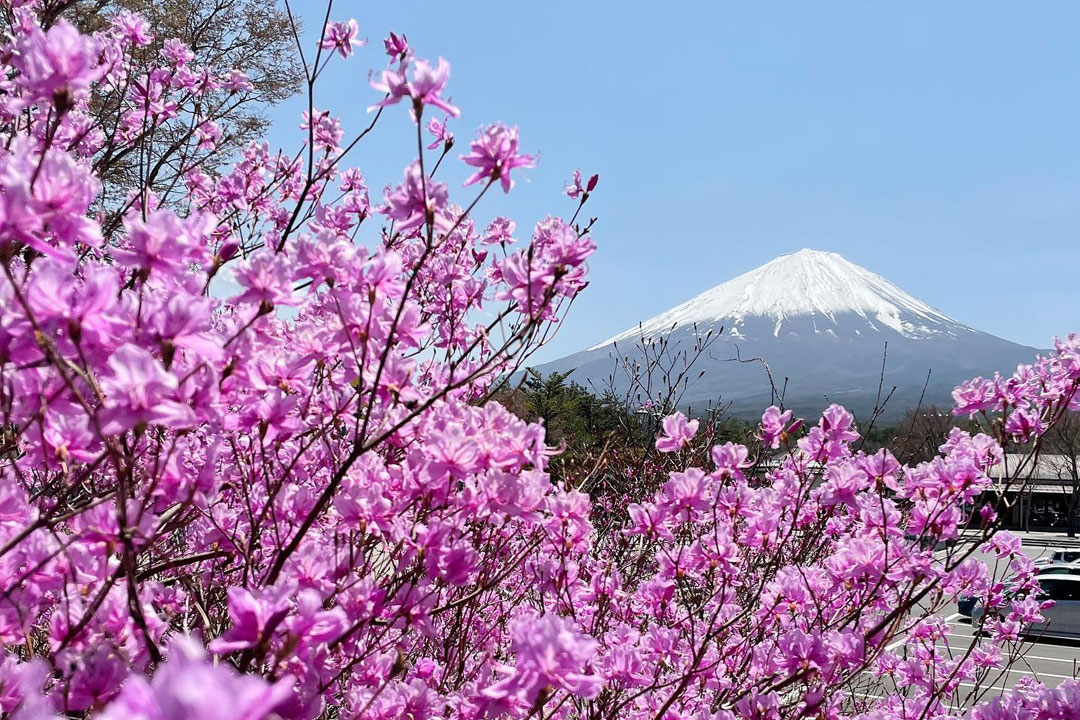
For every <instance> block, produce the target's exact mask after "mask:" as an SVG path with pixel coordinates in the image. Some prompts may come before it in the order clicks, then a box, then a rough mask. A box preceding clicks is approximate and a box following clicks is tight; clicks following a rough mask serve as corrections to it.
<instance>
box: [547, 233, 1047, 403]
mask: <svg viewBox="0 0 1080 720" xmlns="http://www.w3.org/2000/svg"><path fill="white" fill-rule="evenodd" d="M710 333H711V335H712V336H713V337H714V341H713V342H712V343H711V344H710V345H709V347H708V350H707V352H706V353H705V354H704V356H703V357H701V358H699V359H698V360H697V361H696V362H695V364H694V366H693V373H692V374H691V378H695V377H696V376H697V374H698V372H700V371H702V370H704V371H705V374H704V375H703V376H702V377H701V378H700V379H697V380H696V381H694V382H693V383H691V384H690V385H689V387H688V389H687V390H686V392H685V393H684V394H683V395H682V398H681V402H680V406H682V407H687V406H689V407H691V408H697V409H701V408H703V407H704V406H705V405H707V404H708V403H710V402H712V403H714V404H715V403H716V402H717V401H719V402H723V403H725V404H727V403H731V408H732V412H734V413H736V414H739V415H744V416H753V415H755V414H757V413H760V411H761V409H762V408H764V407H765V406H767V405H768V404H769V402H770V399H771V389H770V383H769V375H768V373H767V372H766V370H765V364H763V363H762V362H757V361H753V362H739V359H742V360H744V361H745V360H748V359H750V358H761V359H762V360H764V361H765V363H767V365H768V368H769V370H770V371H771V374H772V377H773V380H774V382H775V384H776V386H777V388H778V389H781V388H786V389H785V391H784V398H785V405H787V406H788V407H793V408H795V409H796V410H797V411H798V412H799V413H802V414H811V413H814V412H816V411H818V410H820V409H821V408H823V407H824V406H825V405H827V404H828V403H829V402H841V403H844V404H846V405H848V406H849V407H851V408H852V409H853V410H855V411H857V412H860V413H862V414H865V413H868V412H870V410H871V409H872V408H873V406H874V403H875V399H876V396H877V391H878V386H879V383H880V380H881V365H882V357H883V353H884V352H885V348H886V343H887V344H888V356H887V362H886V368H885V379H884V389H883V392H884V393H887V392H888V391H889V390H890V388H892V387H893V386H896V388H897V389H896V392H895V394H894V396H893V398H892V399H891V400H890V401H889V405H888V406H887V409H888V411H889V412H888V413H887V414H889V415H892V416H894V417H895V416H896V415H899V414H901V413H902V412H903V411H905V410H906V409H908V408H910V407H914V406H915V405H916V403H917V402H918V401H919V398H920V395H921V394H922V391H923V387H924V385H925V386H926V395H925V398H924V400H923V403H924V405H926V404H931V403H936V404H937V405H939V406H945V405H950V404H951V399H950V396H949V393H950V391H951V390H952V388H953V387H954V386H955V385H956V384H957V383H958V382H960V381H961V380H964V379H966V378H968V377H971V376H974V375H980V374H982V375H987V374H992V373H993V372H994V371H995V370H997V371H1001V372H1003V373H1004V372H1011V371H1012V370H1013V369H1015V367H1016V365H1017V363H1020V362H1030V361H1031V360H1032V359H1033V358H1034V356H1035V353H1036V350H1034V349H1033V348H1029V347H1025V346H1023V345H1018V344H1016V343H1012V342H1009V341H1007V340H1003V339H1001V338H998V337H995V336H993V335H990V334H987V333H984V332H980V331H978V330H975V329H973V328H970V327H968V326H966V325H963V324H962V323H959V322H957V321H956V320H954V319H952V318H950V317H949V316H948V315H946V314H944V313H942V312H941V311H939V310H936V309H934V308H933V307H931V306H929V305H927V304H926V303H924V302H922V301H920V300H918V299H916V298H914V297H912V296H911V295H909V294H907V293H906V292H904V291H903V290H901V289H900V288H899V287H897V286H896V285H894V284H893V283H891V282H889V281H888V280H886V279H885V278H883V277H881V276H880V275H877V274H875V273H872V272H870V271H869V270H867V269H865V268H862V267H860V266H858V265H855V264H854V263H851V262H848V261H847V260H845V259H844V258H843V257H841V256H840V255H837V254H835V253H828V252H820V251H816V250H801V251H799V252H797V253H793V254H790V255H783V256H781V257H778V258H776V259H774V260H772V261H770V262H768V263H766V264H764V265H762V266H761V267H759V268H756V269H755V270H751V271H750V272H748V273H746V274H744V275H740V276H739V277H737V278H734V279H733V280H729V281H728V282H725V283H723V284H721V285H718V286H717V287H715V288H713V289H711V290H708V291H706V292H704V293H702V294H701V295H698V296H697V297H695V298H693V299H691V300H689V301H688V302H685V303H683V304H681V305H679V306H677V307H675V308H672V309H671V310H668V311H667V312H664V313H661V314H660V315H657V316H656V317H654V318H652V319H650V320H647V321H645V322H643V323H642V324H641V325H640V327H634V328H630V329H628V330H626V331H625V332H623V333H620V334H619V335H616V336H615V337H613V338H610V339H609V340H606V341H604V342H602V343H600V344H598V345H595V346H593V347H592V348H589V349H588V350H585V351H583V352H580V353H576V354H574V355H571V356H569V357H566V358H563V359H561V360H557V361H555V362H552V363H548V364H546V365H544V366H541V367H540V368H538V369H539V370H541V372H544V373H548V372H552V371H566V370H570V369H574V375H573V379H574V380H575V381H577V382H578V383H581V384H584V385H586V386H591V387H593V388H595V389H597V390H598V391H603V390H604V389H607V388H608V387H609V386H612V387H614V389H615V390H616V391H617V392H620V393H623V392H626V391H627V390H628V388H629V386H630V381H629V379H628V378H627V377H626V373H625V371H621V370H620V371H618V372H613V370H614V367H615V361H614V359H613V358H615V357H621V358H623V359H624V361H625V362H626V363H628V364H629V365H630V366H633V365H634V364H637V365H639V366H643V365H644V364H645V362H646V361H645V355H646V351H645V350H643V348H642V347H641V346H642V344H643V343H644V344H645V345H647V346H650V347H651V348H653V350H655V348H656V347H657V346H658V344H659V343H666V345H667V347H668V355H669V356H671V355H675V354H677V353H679V352H681V351H690V352H692V351H693V349H694V347H695V346H696V344H697V343H699V342H700V340H701V339H702V338H703V337H705V336H706V335H708V334H710ZM928 371H930V375H929V378H930V379H929V382H927V373H928ZM658 384H660V383H656V382H655V381H654V383H653V385H654V388H653V389H654V391H655V390H656V387H655V386H657V385H658ZM635 394H638V393H636V392H635ZM642 399H643V398H642Z"/></svg>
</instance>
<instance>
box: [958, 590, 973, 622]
mask: <svg viewBox="0 0 1080 720" xmlns="http://www.w3.org/2000/svg"><path fill="white" fill-rule="evenodd" d="M977 602H979V598H977V597H976V596H974V595H961V596H960V597H958V598H956V610H957V612H959V613H960V614H961V615H963V616H964V617H971V611H972V610H974V609H975V604H976V603H977Z"/></svg>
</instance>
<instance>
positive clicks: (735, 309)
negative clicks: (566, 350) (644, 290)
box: [593, 249, 970, 349]
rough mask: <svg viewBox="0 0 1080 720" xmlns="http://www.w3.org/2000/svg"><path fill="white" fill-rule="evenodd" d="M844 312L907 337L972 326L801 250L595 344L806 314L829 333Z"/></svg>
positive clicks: (778, 324)
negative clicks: (678, 329)
mask: <svg viewBox="0 0 1080 720" xmlns="http://www.w3.org/2000/svg"><path fill="white" fill-rule="evenodd" d="M842 316H848V317H852V316H857V317H859V318H862V319H863V320H864V321H865V323H866V325H867V326H868V327H867V328H866V329H867V330H868V331H875V330H881V329H882V328H889V329H891V330H893V331H895V332H897V333H899V334H901V335H903V336H905V337H908V338H920V337H930V336H936V335H940V334H954V333H955V332H957V331H967V330H970V328H967V327H966V326H964V325H961V324H960V323H958V322H957V321H955V320H953V319H952V318H950V317H949V316H948V315H945V314H944V313H942V312H940V311H939V310H936V309H934V308H933V307H931V306H929V305H927V304H926V303H924V302H922V301H921V300H918V299H916V298H914V297H912V296H911V295H909V294H908V293H906V292H904V291H903V290H901V289H900V288H899V287H897V286H896V285H894V284H893V283H891V282H889V281H888V280H886V279H885V278H883V277H881V276H880V275H877V274H876V273H873V272H870V271H869V270H867V269H866V268H863V267H860V266H858V265H856V264H854V263H852V262H849V261H848V260H845V259H844V258H843V257H841V256H840V255H838V254H837V253H831V252H823V251H820V250H809V249H804V250H800V251H798V252H796V253H791V254H789V255H781V256H780V257H778V258H775V259H774V260H770V261H769V262H767V263H765V264H764V265H762V266H760V267H758V268H756V269H754V270H751V271H750V272H748V273H745V274H743V275H740V276H738V277H736V278H734V279H732V280H729V281H727V282H725V283H723V284H721V285H717V286H716V287H714V288H712V289H711V290H707V291H705V292H703V293H702V294H700V295H698V296H697V297H695V298H693V299H691V300H689V301H687V302H685V303H683V304H681V305H678V306H677V307H674V308H672V309H671V310H668V311H667V312H664V313H661V314H660V315H657V316H656V317H654V318H652V319H650V320H648V321H646V322H644V323H642V326H641V327H640V328H638V327H634V328H631V329H629V330H627V331H625V332H623V333H620V334H619V335H616V336H615V337H613V338H610V339H609V340H606V341H604V342H602V343H600V344H599V345H596V346H594V348H593V349H596V348H600V347H604V346H605V345H609V344H611V343H612V342H616V341H621V340H625V339H629V338H634V337H637V336H638V335H639V333H642V332H643V333H644V334H645V335H646V336H649V335H654V334H658V333H665V332H668V331H669V330H670V329H671V328H672V326H678V327H682V328H686V327H689V326H691V325H694V324H696V325H697V326H698V327H699V328H703V329H704V328H710V327H713V326H716V325H724V326H725V328H726V330H727V331H728V332H729V333H730V334H731V335H733V336H734V337H739V336H740V327H741V326H742V325H743V324H744V323H746V322H747V321H748V320H751V319H766V318H767V319H769V320H771V321H773V335H774V336H779V335H780V333H781V331H782V330H783V329H784V325H785V322H787V321H790V320H793V319H794V318H808V319H810V320H811V321H812V322H813V327H814V331H815V332H831V331H833V330H834V328H832V327H831V326H834V325H836V324H837V322H838V320H839V319H840V318H841V317H842ZM860 324H861V323H860ZM855 331H856V332H861V330H855Z"/></svg>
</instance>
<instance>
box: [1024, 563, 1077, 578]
mask: <svg viewBox="0 0 1080 720" xmlns="http://www.w3.org/2000/svg"><path fill="white" fill-rule="evenodd" d="M1035 574H1036V575H1038V576H1039V577H1042V576H1044V575H1080V563H1075V562H1074V563H1056V564H1053V565H1041V566H1039V567H1037V568H1036V569H1035Z"/></svg>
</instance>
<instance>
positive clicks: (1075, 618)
mask: <svg viewBox="0 0 1080 720" xmlns="http://www.w3.org/2000/svg"><path fill="white" fill-rule="evenodd" d="M1038 581H1039V585H1040V587H1041V588H1042V591H1041V592H1040V593H1039V595H1038V598H1039V599H1040V600H1053V601H1054V606H1053V607H1051V608H1048V609H1046V610H1043V611H1042V615H1043V618H1044V620H1043V622H1040V623H1032V624H1031V625H1028V626H1027V627H1025V628H1024V630H1023V632H1024V633H1025V634H1026V635H1031V636H1034V637H1036V638H1037V637H1054V638H1068V639H1075V638H1080V575H1070V574H1056V573H1054V574H1045V573H1043V572H1040V573H1039V576H1038ZM1012 597H1013V595H1012V594H1011V593H1010V594H1009V599H1010V600H1011V599H1012ZM991 612H992V613H995V614H997V615H1001V614H1002V613H1004V612H1008V608H1007V607H1005V608H1001V609H997V610H992V611H991ZM985 621H986V611H985V609H984V608H983V604H982V603H981V602H979V603H976V605H975V607H974V608H973V609H972V611H971V624H972V626H973V627H974V628H975V629H976V630H978V631H979V632H981V631H982V629H983V623H984V622H985Z"/></svg>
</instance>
